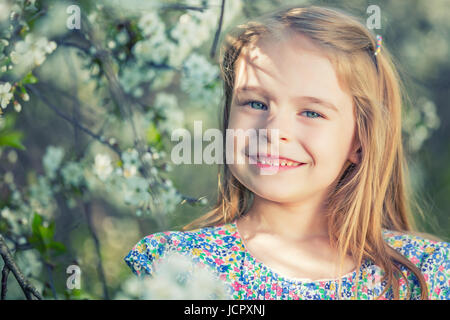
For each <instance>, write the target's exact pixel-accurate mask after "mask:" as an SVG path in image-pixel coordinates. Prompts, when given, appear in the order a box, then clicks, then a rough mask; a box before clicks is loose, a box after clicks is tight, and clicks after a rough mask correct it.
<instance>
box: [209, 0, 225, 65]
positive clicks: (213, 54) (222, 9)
mask: <svg viewBox="0 0 450 320" xmlns="http://www.w3.org/2000/svg"><path fill="white" fill-rule="evenodd" d="M224 11H225V0H222V6H221V7H220V17H219V23H218V25H217V30H216V34H215V36H214V42H213V45H212V47H211V52H210V57H211V58H214V57H215V55H216V47H217V43H218V42H219V36H220V32H221V30H222V24H223V14H224Z"/></svg>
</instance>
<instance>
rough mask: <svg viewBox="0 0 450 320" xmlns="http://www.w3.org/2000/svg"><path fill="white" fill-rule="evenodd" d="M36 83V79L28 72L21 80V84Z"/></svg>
mask: <svg viewBox="0 0 450 320" xmlns="http://www.w3.org/2000/svg"><path fill="white" fill-rule="evenodd" d="M37 82H38V79H37V78H36V77H35V76H34V75H33V73H32V72H31V71H30V72H28V74H27V75H26V76H25V77H24V78H23V80H22V83H23V84H34V83H37Z"/></svg>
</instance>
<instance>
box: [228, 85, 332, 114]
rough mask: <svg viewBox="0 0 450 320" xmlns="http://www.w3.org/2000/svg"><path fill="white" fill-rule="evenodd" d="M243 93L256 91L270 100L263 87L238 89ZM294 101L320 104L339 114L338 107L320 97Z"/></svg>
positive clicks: (295, 98) (298, 98)
mask: <svg viewBox="0 0 450 320" xmlns="http://www.w3.org/2000/svg"><path fill="white" fill-rule="evenodd" d="M243 91H255V92H258V93H260V94H261V95H263V96H264V98H266V99H269V98H270V94H269V93H268V92H267V91H266V90H264V89H263V88H261V87H256V86H243V87H239V88H236V92H243ZM292 101H294V102H297V103H303V102H312V103H316V104H320V105H323V106H324V107H327V108H329V109H331V110H334V111H335V112H337V113H339V110H338V108H336V106H335V105H334V104H333V103H331V102H329V101H326V100H323V99H320V98H318V97H311V96H300V97H293V98H292Z"/></svg>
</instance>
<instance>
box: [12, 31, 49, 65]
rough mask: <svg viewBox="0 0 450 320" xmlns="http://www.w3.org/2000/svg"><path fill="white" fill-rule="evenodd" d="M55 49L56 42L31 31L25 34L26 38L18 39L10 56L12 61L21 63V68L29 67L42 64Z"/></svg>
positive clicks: (17, 63)
mask: <svg viewBox="0 0 450 320" xmlns="http://www.w3.org/2000/svg"><path fill="white" fill-rule="evenodd" d="M55 49H56V42H54V41H48V39H47V38H46V37H41V36H35V35H33V34H32V33H29V34H27V35H26V36H25V40H21V41H18V42H17V43H16V44H15V47H14V51H12V52H11V54H10V57H11V61H12V62H13V63H14V64H16V65H20V68H21V69H29V68H34V67H36V66H40V65H41V64H42V63H43V62H44V61H45V59H46V55H48V54H50V53H52V52H53V51H54V50H55Z"/></svg>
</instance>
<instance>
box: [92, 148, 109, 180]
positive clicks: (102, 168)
mask: <svg viewBox="0 0 450 320" xmlns="http://www.w3.org/2000/svg"><path fill="white" fill-rule="evenodd" d="M112 171H113V167H112V165H111V158H110V157H109V155H107V154H97V155H96V156H95V163H94V173H95V174H96V175H97V176H98V177H99V178H100V180H102V181H105V180H106V179H107V178H108V177H109V176H110V174H111V173H112Z"/></svg>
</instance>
